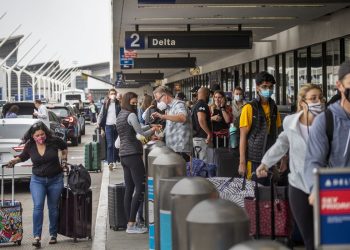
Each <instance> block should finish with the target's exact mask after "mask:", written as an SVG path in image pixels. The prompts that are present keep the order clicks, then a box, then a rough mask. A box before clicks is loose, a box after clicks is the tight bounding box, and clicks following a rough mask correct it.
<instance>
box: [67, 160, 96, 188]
mask: <svg viewBox="0 0 350 250" xmlns="http://www.w3.org/2000/svg"><path fill="white" fill-rule="evenodd" d="M90 186H91V177H90V174H89V172H88V171H87V170H86V169H85V168H84V166H83V165H81V164H80V165H71V169H70V171H69V174H68V187H69V188H70V189H71V190H72V192H73V193H77V194H85V193H87V192H88V190H89V188H90Z"/></svg>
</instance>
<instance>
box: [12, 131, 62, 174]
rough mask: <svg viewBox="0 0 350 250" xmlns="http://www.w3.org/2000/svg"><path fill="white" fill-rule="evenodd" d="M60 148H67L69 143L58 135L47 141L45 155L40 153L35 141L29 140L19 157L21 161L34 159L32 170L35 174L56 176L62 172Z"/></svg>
mask: <svg viewBox="0 0 350 250" xmlns="http://www.w3.org/2000/svg"><path fill="white" fill-rule="evenodd" d="M59 149H60V150H64V149H67V143H65V142H64V141H63V140H62V139H60V138H57V137H54V138H53V139H51V140H50V141H48V142H47V143H46V149H45V152H44V155H43V156H41V155H40V154H39V152H38V149H37V147H36V143H35V142H28V143H26V145H25V146H24V149H23V151H22V153H21V154H20V155H19V156H18V157H19V158H20V159H21V161H26V160H28V159H29V158H30V159H31V160H32V162H33V169H32V172H33V174H34V175H36V176H40V177H54V176H55V175H57V174H59V173H61V172H62V168H61V165H60V162H59V158H58V150H59Z"/></svg>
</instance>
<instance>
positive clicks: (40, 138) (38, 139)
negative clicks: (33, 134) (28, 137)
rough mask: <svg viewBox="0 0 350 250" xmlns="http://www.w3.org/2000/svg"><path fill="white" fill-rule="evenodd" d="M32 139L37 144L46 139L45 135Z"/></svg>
mask: <svg viewBox="0 0 350 250" xmlns="http://www.w3.org/2000/svg"><path fill="white" fill-rule="evenodd" d="M34 141H35V142H36V143H39V144H44V142H45V141H46V135H44V136H40V137H37V138H34Z"/></svg>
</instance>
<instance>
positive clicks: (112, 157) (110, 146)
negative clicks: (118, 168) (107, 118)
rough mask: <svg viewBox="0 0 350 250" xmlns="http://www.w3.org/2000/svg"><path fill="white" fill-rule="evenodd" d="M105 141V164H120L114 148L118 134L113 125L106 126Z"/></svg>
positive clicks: (117, 151) (117, 153)
mask: <svg viewBox="0 0 350 250" xmlns="http://www.w3.org/2000/svg"><path fill="white" fill-rule="evenodd" d="M105 129H106V141H107V162H108V164H110V163H114V162H120V158H119V149H118V150H117V149H116V148H115V146H114V142H115V141H116V140H117V137H118V134H117V130H116V127H115V126H114V125H106V127H105Z"/></svg>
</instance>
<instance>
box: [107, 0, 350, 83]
mask: <svg viewBox="0 0 350 250" xmlns="http://www.w3.org/2000/svg"><path fill="white" fill-rule="evenodd" d="M349 5H350V3H349V1H345V0H344V1H332V0H328V1H317V0H309V1H301V0H300V1H299V0H265V1H259V0H153V1H152V0H150V1H149V0H114V13H113V15H114V19H113V20H114V23H113V25H114V27H113V29H114V45H115V46H118V47H124V45H125V32H127V31H135V30H136V29H137V28H138V31H140V32H142V31H145V32H149V31H158V32H159V31H160V32H168V31H188V29H190V31H236V30H238V29H239V26H240V27H241V30H243V31H244V30H251V31H252V33H253V36H252V39H253V42H261V41H263V40H264V39H265V38H268V37H269V36H271V35H274V34H276V33H278V32H281V31H283V30H286V29H289V28H291V27H293V26H296V25H299V24H303V23H306V22H309V21H312V20H315V19H318V18H322V17H324V16H327V15H330V14H332V13H333V12H336V11H338V10H340V9H342V8H346V7H347V6H349ZM116 15H118V16H117V17H118V18H116ZM120 17H121V18H120ZM117 19H118V21H116V20H117ZM115 50H117V48H115ZM238 52H240V50H238V49H224V50H222V49H221V50H220V49H201V50H196V49H181V50H179V49H152V50H150V49H143V50H137V57H138V58H151V57H152V58H156V57H157V56H159V57H160V58H164V57H188V56H189V53H190V56H191V57H196V58H197V65H198V66H201V65H205V64H207V63H210V62H213V61H215V60H219V59H221V58H224V57H227V56H230V55H234V54H235V53H238ZM114 62H115V64H117V65H118V63H119V58H116V55H114ZM115 69H120V66H119V68H118V66H116V67H115ZM141 70H142V72H144V73H157V72H159V70H160V71H161V72H162V73H164V74H165V77H169V76H171V75H174V74H177V73H179V72H181V71H183V70H188V69H179V68H174V69H141ZM123 72H126V73H137V72H140V69H137V70H136V69H128V70H123Z"/></svg>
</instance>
